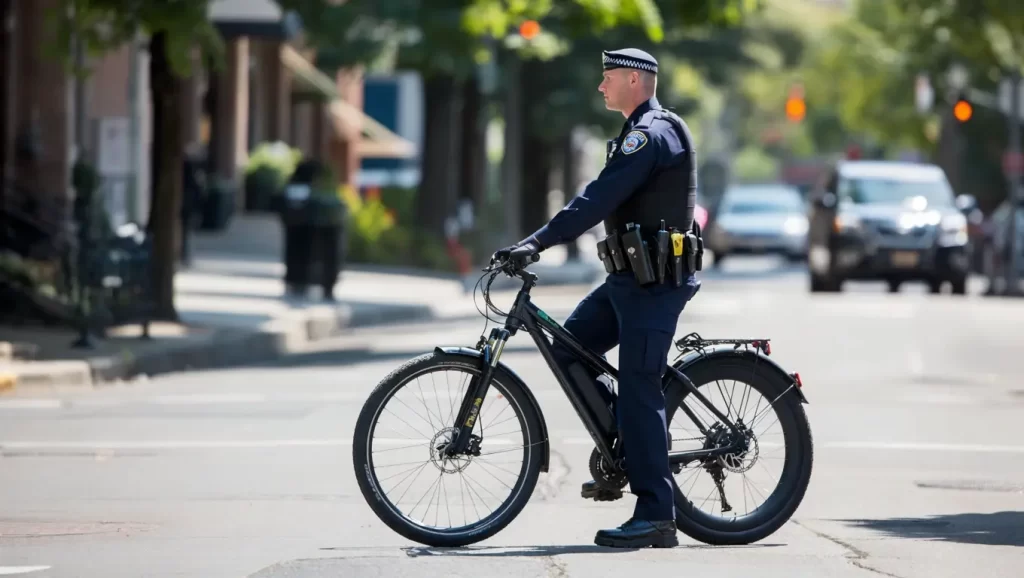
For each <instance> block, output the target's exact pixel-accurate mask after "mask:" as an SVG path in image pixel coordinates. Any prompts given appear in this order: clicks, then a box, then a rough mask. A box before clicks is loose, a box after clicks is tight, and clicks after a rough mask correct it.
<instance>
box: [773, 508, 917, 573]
mask: <svg viewBox="0 0 1024 578" xmlns="http://www.w3.org/2000/svg"><path fill="white" fill-rule="evenodd" d="M792 522H793V523H794V524H796V525H797V526H800V527H801V528H803V529H805V530H807V531H808V532H810V533H812V534H814V535H815V536H817V537H819V538H824V539H825V540H828V541H829V542H832V543H833V544H835V545H837V546H839V547H841V548H843V549H845V550H846V555H845V557H846V559H847V560H848V561H849V562H850V563H851V564H853V565H854V566H856V567H858V568H860V569H861V570H867V571H868V572H874V573H875V574H878V575H880V576H888V577H889V578H902V577H901V576H899V575H897V574H893V573H891V572H886V571H885V570H879V569H878V568H873V567H871V566H869V565H868V564H867V562H866V560H867V559H868V557H869V556H870V554H868V553H867V552H865V551H864V550H861V549H860V548H858V547H856V546H854V545H853V544H850V543H849V542H845V541H843V540H841V539H839V538H836V537H835V536H830V535H828V534H826V533H825V532H821V531H818V530H815V529H814V528H811V527H810V526H807V525H806V524H803V523H801V522H798V521H796V520H793V521H792Z"/></svg>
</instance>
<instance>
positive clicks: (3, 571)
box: [0, 566, 50, 576]
mask: <svg viewBox="0 0 1024 578" xmlns="http://www.w3.org/2000/svg"><path fill="white" fill-rule="evenodd" d="M49 569H50V567H49V566H0V576H14V575H16V574H29V573H31V572H40V571H42V570H49Z"/></svg>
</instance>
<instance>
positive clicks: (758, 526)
mask: <svg viewBox="0 0 1024 578" xmlns="http://www.w3.org/2000/svg"><path fill="white" fill-rule="evenodd" d="M685 374H686V376H687V378H689V379H690V381H691V382H692V383H693V385H694V386H695V387H697V388H698V389H699V388H700V387H701V386H703V385H705V384H708V383H713V382H715V381H716V380H736V381H739V382H742V383H745V384H747V385H748V386H751V387H752V388H754V389H755V390H757V391H758V392H759V393H760V394H761V395H763V396H765V398H767V399H775V398H776V397H778V396H779V395H780V394H782V393H783V392H784V391H785V390H786V388H788V387H789V385H790V384H789V383H788V382H786V381H785V380H784V379H782V378H781V376H779V375H776V374H775V373H774V372H771V371H767V370H766V369H765V366H764V365H757V362H756V361H755V360H753V359H749V358H743V357H730V358H719V359H715V358H711V359H708V360H705V361H701V362H698V363H697V364H695V365H693V366H691V367H689V368H687V370H686V373H685ZM687 394H688V392H687V391H686V390H685V389H684V387H683V384H682V383H680V382H679V381H678V379H676V378H673V379H672V382H671V383H670V384H669V386H668V387H667V389H666V392H665V402H666V414H667V415H666V418H667V420H668V421H669V422H671V420H672V417H673V416H674V415H675V412H676V410H678V409H679V407H680V405H681V404H682V402H683V399H684V398H685V396H686V395H687ZM705 397H707V395H706V394H705ZM774 407H775V409H776V412H777V414H778V416H779V422H780V424H782V427H783V430H784V431H785V432H786V436H785V437H786V463H785V466H784V467H783V472H782V474H781V475H780V478H779V484H778V486H777V487H776V488H775V490H774V491H773V492H772V494H771V495H770V496H769V497H768V499H767V500H766V501H765V504H764V506H762V507H765V506H768V505H769V504H771V506H770V507H768V508H766V509H764V510H761V508H758V510H757V511H755V512H754V513H751V514H748V515H746V516H743V517H740V518H736V519H733V520H724V519H721V518H715V517H712V516H710V515H709V514H707V513H705V512H703V511H701V510H700V509H698V508H697V507H695V506H694V504H693V502H692V501H691V500H690V499H689V498H687V497H686V496H685V495H684V494H683V492H682V490H681V489H680V488H679V485H678V484H677V483H676V482H675V478H673V486H674V487H675V496H676V497H675V504H676V527H677V528H678V529H679V531H680V532H682V533H684V534H686V535H687V536H689V537H691V538H693V539H694V540H697V541H699V542H703V543H705V544H709V545H729V546H733V545H746V544H752V543H754V542H758V541H760V540H763V539H765V538H767V537H768V536H771V535H772V534H774V533H775V532H776V531H777V530H778V529H779V528H781V527H782V526H783V525H784V524H785V523H786V522H787V521H789V519H790V518H791V517H792V516H793V514H794V513H795V512H796V509H797V508H798V507H799V506H800V503H801V502H802V501H803V498H804V495H805V494H806V492H807V488H808V486H809V485H810V478H811V470H812V465H813V461H814V457H813V455H814V449H813V448H814V440H813V436H812V434H811V428H810V424H809V423H808V420H807V414H806V412H805V411H804V408H803V405H802V404H801V402H800V400H799V397H798V396H797V395H795V394H792V393H791V392H787V393H786V394H785V395H782V396H781V397H779V398H778V400H777V401H775V403H774Z"/></svg>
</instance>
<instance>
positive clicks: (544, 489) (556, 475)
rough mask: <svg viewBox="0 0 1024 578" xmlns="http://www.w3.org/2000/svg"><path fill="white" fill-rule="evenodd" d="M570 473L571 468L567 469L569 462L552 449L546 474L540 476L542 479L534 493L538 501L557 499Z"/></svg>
mask: <svg viewBox="0 0 1024 578" xmlns="http://www.w3.org/2000/svg"><path fill="white" fill-rule="evenodd" d="M571 471H572V468H571V467H569V462H568V461H567V460H566V459H565V456H563V455H562V454H561V452H559V451H557V450H555V449H552V450H551V460H550V463H549V467H548V471H547V474H541V475H542V476H543V478H542V479H541V481H540V483H538V484H537V490H536V493H537V495H538V496H539V497H540V499H542V500H553V499H554V498H555V497H557V496H558V494H559V492H560V491H561V490H562V486H563V485H565V481H566V480H567V479H568V478H569V472H571Z"/></svg>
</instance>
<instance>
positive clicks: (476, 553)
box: [404, 544, 784, 558]
mask: <svg viewBox="0 0 1024 578" xmlns="http://www.w3.org/2000/svg"><path fill="white" fill-rule="evenodd" d="M779 546H784V544H751V545H749V546H708V545H706V544H680V545H679V546H677V547H676V548H684V549H687V550H694V549H701V548H708V549H711V548H713V549H716V550H720V549H724V548H775V547H779ZM646 549H647V548H608V547H605V546H596V545H591V544H566V545H561V546H558V545H551V546H486V547H483V546H481V547H475V546H469V547H465V548H430V547H420V546H418V547H413V548H404V550H405V553H406V554H407V555H408V556H409V557H411V558H418V557H421V556H473V557H485V558H487V557H494V558H504V557H524V558H530V557H547V556H559V555H562V554H614V553H618V552H636V551H638V550H646Z"/></svg>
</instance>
